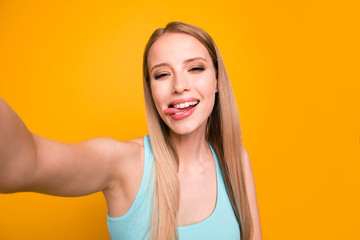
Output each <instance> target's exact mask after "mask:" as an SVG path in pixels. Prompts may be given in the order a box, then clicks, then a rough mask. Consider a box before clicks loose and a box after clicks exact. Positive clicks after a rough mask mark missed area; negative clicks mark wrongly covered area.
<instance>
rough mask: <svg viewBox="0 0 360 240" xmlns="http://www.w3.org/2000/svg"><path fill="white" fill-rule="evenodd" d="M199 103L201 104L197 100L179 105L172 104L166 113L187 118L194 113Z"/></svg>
mask: <svg viewBox="0 0 360 240" xmlns="http://www.w3.org/2000/svg"><path fill="white" fill-rule="evenodd" d="M199 102H200V101H199V100H195V101H188V102H182V103H178V104H171V105H169V107H168V108H167V109H165V110H164V113H165V114H168V115H170V116H175V115H184V116H187V115H188V114H189V113H190V112H192V109H194V108H195V107H196V106H197V105H198V104H199Z"/></svg>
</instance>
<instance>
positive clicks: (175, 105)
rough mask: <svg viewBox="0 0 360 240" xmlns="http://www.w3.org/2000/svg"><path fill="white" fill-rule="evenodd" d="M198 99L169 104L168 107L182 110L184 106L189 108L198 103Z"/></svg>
mask: <svg viewBox="0 0 360 240" xmlns="http://www.w3.org/2000/svg"><path fill="white" fill-rule="evenodd" d="M199 102H200V101H199V100H197V101H191V102H185V103H180V104H174V105H169V108H175V109H179V110H182V109H184V110H185V109H186V108H189V107H195V106H196V105H198V104H199Z"/></svg>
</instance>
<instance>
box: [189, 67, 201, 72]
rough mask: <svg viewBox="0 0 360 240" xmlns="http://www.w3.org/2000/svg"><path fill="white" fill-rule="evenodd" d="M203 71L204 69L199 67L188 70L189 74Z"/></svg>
mask: <svg viewBox="0 0 360 240" xmlns="http://www.w3.org/2000/svg"><path fill="white" fill-rule="evenodd" d="M204 70H205V68H203V67H200V66H199V67H193V68H190V70H189V72H202V71H204Z"/></svg>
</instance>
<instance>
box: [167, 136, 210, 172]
mask: <svg viewBox="0 0 360 240" xmlns="http://www.w3.org/2000/svg"><path fill="white" fill-rule="evenodd" d="M170 138H171V140H172V142H173V144H174V147H175V149H176V152H177V154H178V157H179V166H181V165H191V164H196V163H199V162H201V161H204V160H206V159H208V156H209V154H210V155H211V154H212V153H211V150H210V148H209V144H208V142H207V140H206V137H205V131H198V132H195V133H191V134H187V135H179V134H175V133H173V132H171V133H170Z"/></svg>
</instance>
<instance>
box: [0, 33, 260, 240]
mask: <svg viewBox="0 0 360 240" xmlns="http://www.w3.org/2000/svg"><path fill="white" fill-rule="evenodd" d="M148 62H149V70H150V76H151V80H150V85H151V90H152V94H153V98H154V101H155V103H156V108H157V110H158V112H159V114H160V116H161V117H162V119H163V120H164V122H165V123H166V124H167V126H168V127H169V128H170V130H171V135H170V136H171V138H172V140H173V142H174V145H175V148H176V150H177V152H178V156H179V172H178V178H179V182H180V205H179V211H178V219H177V221H178V225H179V226H183V225H190V224H194V223H197V222H200V221H202V220H204V219H205V218H207V217H208V216H210V215H211V213H212V212H213V210H214V208H215V205H216V195H217V184H216V168H215V162H214V158H213V156H212V153H211V151H210V148H209V145H208V143H207V141H206V139H205V127H206V121H207V118H208V116H209V115H210V113H211V111H212V108H213V105H214V100H215V93H216V92H217V80H216V74H215V69H214V66H213V64H212V61H211V58H210V56H209V54H208V52H207V50H206V48H205V47H204V46H203V45H202V44H201V43H200V42H199V41H197V40H196V39H195V38H193V37H191V36H188V35H184V34H177V33H167V34H165V35H163V36H161V37H160V38H159V39H158V40H157V41H156V42H155V43H154V45H153V46H152V47H151V49H150V52H149V56H148ZM174 101H177V102H176V104H180V102H181V103H182V104H185V103H186V102H193V104H194V102H196V104H197V105H196V106H195V107H190V109H192V110H191V111H192V112H191V114H189V111H187V110H175V109H174V106H169V105H171V103H174ZM179 101H180V102H179ZM173 105H175V104H173ZM178 107H179V106H178ZM174 111H176V112H177V114H176V115H177V116H172V115H174ZM0 115H1V116H2V117H1V118H0V130H1V131H0V192H3V193H7V192H9V193H10V192H20V191H33V192H39V193H44V194H50V195H56V196H84V195H88V194H91V193H95V192H99V191H102V192H103V193H104V196H105V199H106V202H107V206H108V212H109V215H110V216H111V217H119V216H122V215H124V214H125V213H126V212H127V211H128V209H129V208H130V206H131V204H132V202H133V201H134V199H135V196H136V194H137V191H138V189H139V186H140V183H141V179H142V171H143V165H144V148H143V139H142V138H141V139H133V140H130V141H127V142H119V141H117V140H114V139H111V138H95V139H90V140H86V141H83V142H80V143H60V142H56V141H53V140H49V139H45V138H43V137H40V136H37V135H35V134H33V133H31V132H29V131H28V130H27V129H26V127H25V125H24V124H23V123H22V121H21V119H20V118H19V117H18V116H17V115H16V113H15V112H13V111H12V109H11V108H10V107H9V106H8V105H7V104H6V103H5V102H4V101H3V100H2V99H0ZM179 118H180V119H179ZM1 146H4V147H1ZM245 168H246V169H245V174H246V183H247V189H248V195H249V201H250V204H251V206H250V208H251V213H252V215H253V219H254V230H255V231H254V238H253V239H261V231H260V221H259V214H258V209H257V203H256V193H255V185H254V180H253V175H252V170H251V166H250V161H249V158H248V155H247V154H246V158H245ZM184 186H186V188H185V187H184Z"/></svg>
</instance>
